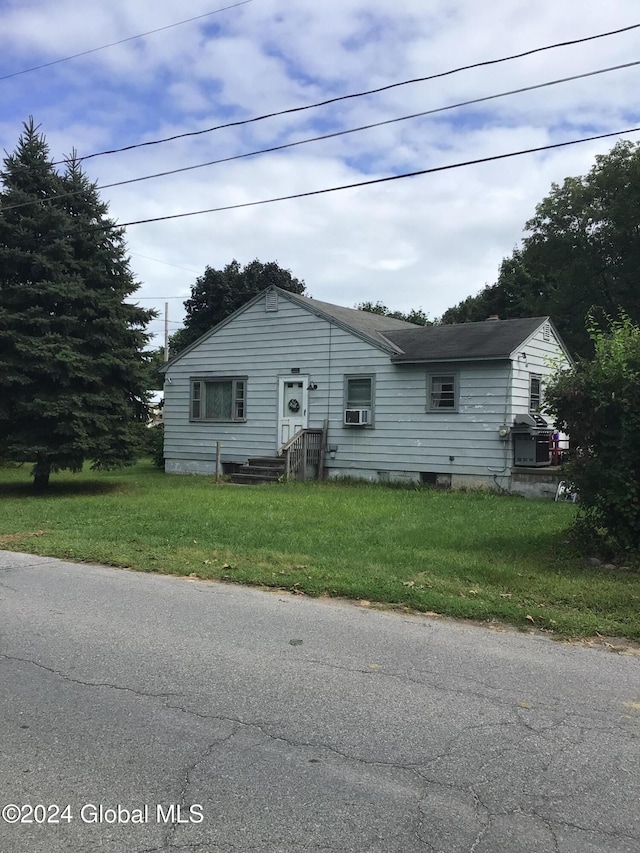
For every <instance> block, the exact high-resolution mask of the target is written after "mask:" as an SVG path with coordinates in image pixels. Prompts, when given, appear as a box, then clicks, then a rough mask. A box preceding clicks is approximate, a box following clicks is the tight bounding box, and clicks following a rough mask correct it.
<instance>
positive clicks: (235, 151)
mask: <svg viewBox="0 0 640 853" xmlns="http://www.w3.org/2000/svg"><path fill="white" fill-rule="evenodd" d="M232 2H233V0H218V3H216V2H215V0H183V2H181V3H176V2H170V0H91V2H90V3H87V2H86V0H56V2H55V3H53V2H51V0H0V78H2V79H0V146H1V147H2V148H3V149H5V150H6V151H12V150H13V149H14V147H15V144H16V141H17V138H18V135H19V133H20V130H21V123H22V121H24V120H25V119H26V118H27V117H28V116H29V115H33V116H34V118H35V120H36V122H38V123H40V124H41V128H42V130H43V132H44V133H45V134H46V136H47V139H48V142H49V145H50V148H51V153H52V156H53V157H54V159H56V160H57V159H60V158H62V157H64V156H65V155H67V154H68V153H69V152H70V151H71V150H72V149H73V148H75V149H77V151H78V154H79V155H80V156H81V157H84V156H86V155H90V154H94V153H96V152H102V151H105V150H110V149H113V148H122V147H124V146H131V145H138V144H139V143H142V142H147V141H152V140H157V139H162V138H165V137H168V136H175V135H179V134H184V133H189V132H193V131H200V130H206V129H208V128H212V127H214V126H216V125H219V124H225V123H229V122H242V121H246V120H247V119H251V118H254V117H257V116H262V115H264V114H267V113H275V112H280V111H283V110H288V109H291V108H294V107H303V106H306V105H311V104H315V103H318V102H320V101H325V100H328V99H332V98H338V97H340V96H344V95H349V94H352V93H359V92H364V91H367V90H371V89H374V88H379V87H384V86H389V85H390V84H394V83H401V82H403V81H407V80H413V79H415V78H421V77H427V76H430V75H436V74H441V73H443V72H447V71H452V70H453V69H456V68H459V67H460V66H467V65H472V64H475V63H482V62H487V61H488V60H495V59H500V58H502V57H506V56H509V55H512V54H517V53H521V52H525V51H530V50H533V49H535V48H539V47H543V46H546V45H551V44H554V43H557V42H565V41H568V40H574V39H581V38H585V37H588V36H593V35H596V34H600V33H605V32H608V31H611V30H615V29H619V28H623V27H631V26H633V25H635V24H638V23H640V9H639V8H638V4H637V2H636V0H608V2H607V3H606V4H605V3H602V0H562V2H558V0H536V2H531V0H493V2H492V3H491V4H486V3H478V2H470V0H323V2H318V0H289V2H285V0H247V2H244V3H241V4H240V5H235V6H234V7H232V8H226V9H223V7H224V6H228V7H230V6H231V5H232ZM216 10H220V11H216ZM197 16H204V17H200V18H199V19H198V20H194V21H191V22H189V23H184V24H181V25H179V26H170V25H173V24H176V23H177V22H179V21H185V20H186V19H187V18H195V17H197ZM160 28H163V29H161V30H160V31H159V32H155V33H153V34H150V35H147V36H145V37H144V38H135V39H130V37H132V36H136V35H138V34H141V33H145V32H148V31H150V30H158V29H160ZM124 39H130V40H127V41H124V42H123V43H121V44H117V45H115V46H111V47H108V48H105V49H104V50H93V49H94V48H99V47H101V46H103V45H107V44H110V43H113V42H119V41H121V40H124ZM639 44H640V29H631V30H629V31H628V32H626V33H620V34H617V35H612V36H609V37H606V38H600V39H596V40H591V41H588V42H586V43H583V44H577V45H573V46H565V47H560V48H557V49H553V50H547V51H543V52H538V53H534V54H532V55H530V56H528V57H525V58H521V59H516V60H512V61H508V62H502V63H496V64H492V65H488V66H484V67H479V68H474V69H471V70H466V71H460V72H458V73H454V74H449V75H447V76H444V77H439V78H437V79H434V80H428V81H424V82H413V83H408V84H407V85H402V86H396V87H394V88H391V89H388V90H387V91H384V92H379V93H377V94H371V95H365V96H363V97H357V98H350V99H347V100H340V101H337V102H335V103H333V104H328V105H325V106H322V107H319V108H315V109H308V110H301V111H298V112H293V113H289V114H287V115H282V116H276V117H271V118H266V119H264V120H261V121H255V122H250V123H244V124H236V125H235V126H233V127H229V128H225V129H221V130H214V131H212V132H208V133H202V134H199V135H197V136H190V137H185V138H182V139H176V140H174V141H171V142H166V143H163V144H158V145H152V146H144V147H138V148H133V149H132V150H130V151H126V152H121V153H113V154H108V155H103V156H97V157H92V158H90V159H87V160H86V161H85V163H84V166H85V169H86V171H87V173H88V175H89V176H90V178H91V179H92V180H95V181H97V183H98V185H99V186H104V185H105V184H111V183H114V182H118V181H125V180H130V179H133V178H140V177H143V176H146V175H151V174H155V173H158V172H166V171H169V170H175V169H181V168H185V167H192V166H199V165H200V164H203V163H208V162H210V161H212V160H220V159H224V158H232V157H237V156H238V155H243V154H249V153H251V152H255V151H259V150H260V149H265V148H272V147H274V146H280V145H287V144H289V143H293V142H298V141H300V140H309V139H312V138H313V137H317V136H321V135H325V134H330V133H337V132H340V131H345V130H351V129H354V128H359V127H362V126H363V125H371V124H374V123H378V122H384V121H390V120H393V119H400V118H402V117H405V116H410V115H413V114H415V113H424V112H426V111H430V110H441V109H442V108H443V107H449V106H451V105H455V104H459V103H461V102H465V101H470V100H474V99H480V98H486V97H488V96H491V95H497V94H500V93H504V92H508V91H511V90H514V89H520V88H524V87H531V86H537V85H539V84H542V83H547V82H550V81H553V80H557V79H559V78H565V77H569V76H573V75H578V74H584V73H587V72H592V71H598V70H600V69H605V68H609V67H611V66H616V65H620V64H623V63H632V62H636V61H638V60H640V50H639V49H638V46H639ZM86 51H91V52H88V53H85V55H83V56H79V57H77V58H74V59H70V60H69V61H63V62H56V60H59V59H64V58H65V57H68V56H71V55H72V54H79V53H83V52H86ZM49 63H53V64H49ZM42 65H46V67H43V68H39V69H38V68H36V70H28V69H33V68H34V67H36V66H42ZM21 72H25V73H21ZM639 80H640V66H638V67H631V68H627V69H623V70H617V71H611V72H608V73H605V74H600V75H597V76H592V77H588V78H586V79H581V80H575V81H573V82H567V83H562V84H558V85H554V86H550V87H546V88H542V89H537V90H534V91H530V92H527V93H520V94H513V95H509V96H506V97H502V98H496V99H493V100H490V101H485V102H482V103H477V104H475V105H471V106H467V107H460V108H456V109H449V110H446V111H440V112H436V113H433V114H432V115H427V116H421V117H417V118H412V119H406V120H403V121H396V122H393V123H391V124H386V125H383V126H379V127H375V128H371V129H368V130H361V131H358V132H353V133H348V134H345V135H341V136H335V137H333V138H331V139H325V140H323V141H315V142H306V143H305V144H303V145H297V146H293V147H290V148H287V149H284V150H281V151H279V152H272V153H263V154H255V155H253V156H248V157H242V158H241V159H235V160H230V161H229V160H228V161H227V162H225V163H219V164H217V165H209V166H205V167H202V168H194V169H190V170H189V171H183V172H179V173H178V174H174V175H168V176H165V177H161V178H154V179H151V180H145V181H138V182H136V183H130V184H127V185H124V186H120V187H110V188H105V189H104V190H102V191H101V196H102V198H103V199H104V200H105V201H108V202H109V204H110V211H111V214H112V216H113V217H114V218H115V219H116V220H117V221H119V222H122V223H126V222H132V221H135V220H140V219H150V218H154V217H161V216H170V215H172V214H179V213H188V212H191V211H199V210H203V209H208V208H216V207H226V206H229V205H238V204H243V203H247V202H255V201H261V200H264V199H270V198H276V197H280V196H287V195H293V194H296V193H307V192H312V191H314V190H322V189H325V188H329V187H338V186H342V185H345V184H354V183H358V182H362V181H368V180H373V179H377V178H383V177H388V176H393V175H401V174H404V173H408V172H416V171H420V170H427V169H433V168H436V167H440V166H447V165H451V164H456V163H462V162H464V161H468V160H473V159H478V158H482V157H490V156H494V155H500V154H506V153H509V152H512V151H518V150H521V149H525V148H532V147H538V146H545V145H550V144H553V143H557V142H563V141H568V140H573V139H580V138H582V137H586V136H591V135H595V134H603V133H610V132H614V131H619V130H624V129H625V128H632V127H635V126H638V125H640V107H639V106H638V100H637V92H638V88H639V87H638V83H639ZM626 138H629V139H633V140H640V134H637V133H636V134H628V135H627V137H626ZM614 142H615V139H604V140H599V141H593V142H586V143H583V144H581V145H575V146H570V147H567V148H560V149H556V150H550V151H545V152H541V153H537V154H528V155H524V156H519V157H514V158H511V159H505V160H498V161H496V162H489V163H484V164H477V165H471V166H465V167H461V168H455V169H450V170H446V171H442V172H436V173H433V174H426V175H420V176H416V177H412V178H405V179H402V180H397V181H391V182H386V183H379V184H374V185H372V186H365V187H360V188H354V189H345V190H342V191H339V192H333V193H327V194H323V195H318V196H311V197H307V198H300V199H294V200H288V201H280V202H277V203H273V204H265V205H259V206H254V207H244V208H240V209H236V210H231V211H229V210H227V211H220V212H214V213H205V214H201V215H195V216H188V217H184V218H179V219H168V220H166V221H161V222H154V223H149V224H140V225H131V226H129V227H128V228H127V242H128V247H129V251H130V254H131V262H132V268H133V270H134V272H135V274H136V276H137V278H138V279H139V281H140V282H141V288H140V290H139V291H138V293H137V299H138V300H139V301H140V302H141V304H143V305H144V306H145V307H156V308H157V309H159V310H160V311H161V312H163V311H164V303H165V301H168V302H169V306H170V308H169V316H170V329H171V331H174V330H175V329H177V328H178V327H179V325H180V321H181V320H182V318H183V306H182V301H183V300H184V299H185V298H186V297H187V296H188V295H189V291H190V287H191V285H192V284H193V282H194V281H195V279H196V277H197V276H198V275H200V274H201V273H202V272H203V271H204V268H205V266H207V265H210V266H213V267H217V268H220V267H223V266H224V265H226V264H227V263H229V262H230V261H231V260H232V259H234V258H236V259H237V260H238V261H240V262H241V263H243V264H244V263H248V262H250V261H251V260H253V259H254V258H258V259H259V260H261V261H273V260H275V261H277V262H278V263H279V264H280V265H281V266H283V267H286V268H288V269H290V270H291V271H292V273H293V274H294V275H295V276H297V277H298V278H302V279H304V280H305V282H306V285H307V292H308V293H309V294H310V295H311V296H314V297H316V298H317V299H322V300H325V301H329V302H335V303H337V304H341V305H347V306H354V305H355V304H356V303H358V302H361V301H364V300H372V301H374V302H376V301H382V302H384V303H385V304H386V305H388V306H389V307H390V308H394V309H402V310H409V309H411V308H422V309H423V310H424V311H426V312H427V313H428V314H429V315H430V316H431V317H438V316H439V315H440V314H442V312H443V311H445V310H446V309H447V308H448V307H450V306H451V305H454V304H456V303H457V302H458V301H460V300H461V299H464V298H465V297H466V296H468V295H469V294H473V293H477V292H478V290H480V289H481V288H482V287H483V286H484V285H485V284H487V283H491V282H493V281H495V278H496V274H497V270H498V266H499V264H500V261H501V260H502V258H503V257H505V256H506V255H508V254H509V253H510V252H511V251H512V249H513V248H514V246H515V245H517V244H518V242H519V241H520V239H521V237H522V233H523V232H522V229H523V225H524V223H525V221H526V220H527V219H528V218H529V217H530V216H531V215H532V214H533V212H534V208H535V205H536V204H537V203H538V202H539V201H540V200H541V199H542V198H543V197H544V196H545V195H546V194H547V193H548V191H549V189H550V187H551V184H552V182H554V181H555V182H562V180H563V179H564V178H565V177H567V176H569V175H581V174H584V173H585V172H586V171H588V169H589V168H590V167H591V165H592V163H593V160H594V157H595V156H596V155H597V154H599V153H606V152H607V151H608V150H610V148H611V147H612V146H613V144H614ZM162 328H163V321H162V320H161V319H159V320H157V321H155V322H154V323H153V325H152V331H153V332H154V333H156V334H158V335H160V334H161V332H162ZM156 343H157V344H160V343H161V338H160V337H158V338H157V339H156Z"/></svg>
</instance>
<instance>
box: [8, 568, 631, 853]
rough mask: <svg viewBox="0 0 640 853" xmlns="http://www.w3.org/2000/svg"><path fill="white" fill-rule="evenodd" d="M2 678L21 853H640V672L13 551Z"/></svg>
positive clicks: (381, 616) (447, 627)
mask: <svg viewBox="0 0 640 853" xmlns="http://www.w3.org/2000/svg"><path fill="white" fill-rule="evenodd" d="M0 679H1V690H0V758H1V767H0V806H5V807H6V806H7V805H8V806H9V808H8V809H6V808H5V810H4V820H0V851H2V853H40V851H42V853H58V851H64V853H68V851H73V853H84V851H86V853H89V852H90V851H91V853H94V851H99V853H125V851H126V853H142V851H145V853H151V851H173V850H185V851H196V853H209V851H239V853H244V851H265V853H278V852H279V851H283V853H298V851H300V853H302V851H328V850H335V851H340V852H341V853H350V851H359V853H373V851H376V853H377V851H380V853H392V851H402V853H412V851H444V853H458V851H460V853H463V852H464V853H502V851H504V853H525V851H526V853H547V851H548V853H574V851H575V853H596V851H598V853H599V851H606V853H638V851H639V850H640V760H639V758H640V749H639V740H638V738H639V735H640V659H639V658H637V657H632V656H626V655H621V654H613V653H611V652H607V651H604V650H602V649H594V648H585V647H577V646H570V645H566V644H561V643H557V642H553V641H551V640H549V639H547V638H543V637H535V636H529V635H522V634H517V633H515V632H498V631H492V630H489V629H487V628H483V627H478V626H473V625H461V624H458V623H454V622H449V621H445V620H440V619H433V618H428V617H419V616H416V617H414V616H408V615H402V614H394V613H383V612H377V611H374V610H371V609H368V608H365V607H358V606H356V605H353V604H347V603H342V602H334V601H314V600H311V599H308V598H304V597H302V596H291V595H288V594H283V593H277V592H262V591H259V590H254V589H245V588H241V587H234V586H231V585H224V584H219V583H207V582H202V581H194V580H188V579H177V578H171V577H161V576H157V575H145V574H137V573H133V572H128V571H122V570H116V569H111V568H106V567H100V566H89V565H76V564H69V563H63V562H60V561H57V560H53V559H46V558H39V557H33V556H29V555H24V554H12V553H8V552H0ZM13 805H15V806H18V807H20V808H19V809H18V810H16V809H14V808H12V807H11V806H13ZM36 806H37V807H38V808H36ZM99 807H102V811H100V808H99ZM158 807H159V808H158ZM16 817H17V818H18V821H19V822H17V823H12V822H11V821H13V820H15V819H16ZM134 819H136V820H137V821H138V822H134ZM29 821H31V822H29Z"/></svg>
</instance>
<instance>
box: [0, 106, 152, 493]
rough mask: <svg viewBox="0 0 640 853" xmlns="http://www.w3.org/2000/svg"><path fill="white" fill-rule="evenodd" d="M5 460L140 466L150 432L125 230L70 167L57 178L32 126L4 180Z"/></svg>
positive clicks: (1, 401) (1, 334)
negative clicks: (147, 430)
mask: <svg viewBox="0 0 640 853" xmlns="http://www.w3.org/2000/svg"><path fill="white" fill-rule="evenodd" d="M0 177H1V179H2V183H3V189H2V191H1V192H0V456H1V457H3V458H5V459H7V460H12V461H17V462H33V463H34V468H33V472H32V473H33V476H34V484H35V486H36V487H37V488H43V487H46V486H47V484H48V482H49V475H50V473H51V472H56V471H61V470H71V471H79V470H80V469H81V468H82V466H83V463H84V462H85V461H89V460H90V461H91V462H92V467H94V468H113V467H117V466H119V465H123V464H128V463H131V462H133V461H134V459H135V456H136V453H137V451H138V449H139V446H140V441H141V438H142V435H143V430H144V425H145V422H146V415H147V407H146V391H147V388H146V384H145V383H146V372H147V371H146V363H145V359H144V356H143V352H142V350H143V346H144V345H145V343H146V342H147V340H148V335H147V334H146V333H145V331H144V329H145V326H146V324H147V323H148V321H149V320H150V319H151V317H152V316H153V312H150V311H145V310H143V309H141V308H139V307H137V306H135V305H131V304H129V303H126V302H125V301H124V300H125V298H126V297H128V296H130V295H131V294H132V293H134V292H135V291H136V289H137V288H138V284H137V283H136V282H135V280H134V277H133V274H132V272H131V270H130V268H129V261H128V259H127V257H126V254H125V251H126V249H125V243H124V236H123V231H122V229H118V228H114V227H113V225H114V223H113V222H112V221H111V220H109V219H108V217H107V211H108V208H107V205H106V204H104V203H103V202H101V201H100V199H99V197H98V193H97V190H96V188H95V185H94V184H91V182H90V181H89V180H88V179H87V177H86V175H84V174H83V172H82V170H81V168H80V166H79V164H78V162H77V160H76V159H75V157H72V158H71V160H70V161H69V163H68V165H67V169H66V172H65V173H64V174H62V175H59V174H58V173H57V172H56V170H55V168H54V166H53V164H52V162H51V158H50V155H49V149H48V146H47V143H46V140H45V138H44V136H43V135H42V134H40V133H38V128H37V127H35V126H34V123H33V119H31V120H30V121H29V122H28V123H26V124H25V125H24V132H23V133H22V135H21V137H20V139H19V141H18V145H17V147H16V150H15V152H14V153H13V154H11V155H10V156H8V157H7V158H6V159H5V161H4V170H3V171H2V173H1V174H0Z"/></svg>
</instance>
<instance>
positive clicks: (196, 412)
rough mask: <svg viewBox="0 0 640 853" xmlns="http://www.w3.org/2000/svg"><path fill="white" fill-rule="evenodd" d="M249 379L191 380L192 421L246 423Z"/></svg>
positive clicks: (242, 377)
mask: <svg viewBox="0 0 640 853" xmlns="http://www.w3.org/2000/svg"><path fill="white" fill-rule="evenodd" d="M246 395H247V377H246V376H241V377H235V376H234V377H220V378H212V379H192V380H191V420H192V421H245V420H246Z"/></svg>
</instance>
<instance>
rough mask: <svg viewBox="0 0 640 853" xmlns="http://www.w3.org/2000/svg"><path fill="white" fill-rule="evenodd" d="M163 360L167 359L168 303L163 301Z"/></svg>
mask: <svg viewBox="0 0 640 853" xmlns="http://www.w3.org/2000/svg"><path fill="white" fill-rule="evenodd" d="M164 360H165V362H167V361H169V303H168V302H165V303H164Z"/></svg>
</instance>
